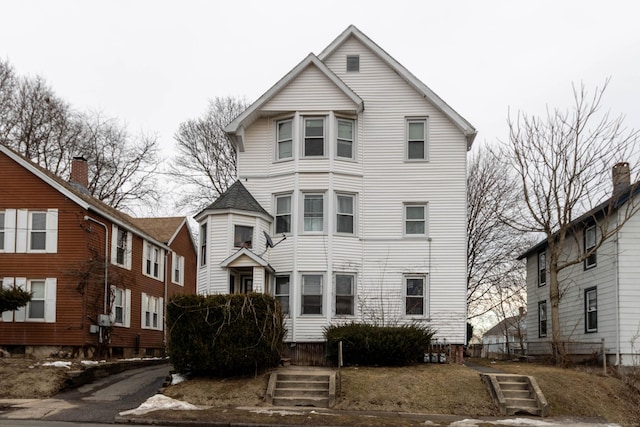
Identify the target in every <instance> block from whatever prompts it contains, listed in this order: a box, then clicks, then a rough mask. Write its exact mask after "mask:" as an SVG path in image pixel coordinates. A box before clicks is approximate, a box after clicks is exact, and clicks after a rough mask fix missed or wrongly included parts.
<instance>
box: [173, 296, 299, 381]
mask: <svg viewBox="0 0 640 427" xmlns="http://www.w3.org/2000/svg"><path fill="white" fill-rule="evenodd" d="M167 327H168V330H169V347H168V353H169V357H170V358H171V362H172V363H173V366H174V368H175V369H176V370H178V371H180V372H185V371H191V372H193V373H196V374H204V375H213V376H220V377H226V376H234V375H246V374H250V373H255V372H257V371H261V370H263V369H266V368H268V367H272V366H276V365H277V364H278V363H279V362H280V349H281V348H282V342H283V339H284V336H285V333H286V330H285V328H284V323H283V315H282V312H281V310H280V306H279V304H278V302H277V301H276V300H275V299H274V298H273V297H271V296H269V295H265V294H259V293H251V294H235V295H208V296H203V295H176V296H174V297H173V298H171V299H170V300H169V303H168V305H167Z"/></svg>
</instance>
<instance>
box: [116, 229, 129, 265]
mask: <svg viewBox="0 0 640 427" xmlns="http://www.w3.org/2000/svg"><path fill="white" fill-rule="evenodd" d="M126 256H127V230H123V229H122V228H118V237H117V241H116V264H120V265H124V264H125V259H126Z"/></svg>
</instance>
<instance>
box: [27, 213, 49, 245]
mask: <svg viewBox="0 0 640 427" xmlns="http://www.w3.org/2000/svg"><path fill="white" fill-rule="evenodd" d="M46 248H47V213H46V212H29V250H30V251H44V250H45V249H46Z"/></svg>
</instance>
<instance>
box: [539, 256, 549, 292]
mask: <svg viewBox="0 0 640 427" xmlns="http://www.w3.org/2000/svg"><path fill="white" fill-rule="evenodd" d="M537 258H538V278H537V280H538V287H542V286H545V285H546V284H547V252H546V250H545V251H540V252H538V254H537Z"/></svg>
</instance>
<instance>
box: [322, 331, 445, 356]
mask: <svg viewBox="0 0 640 427" xmlns="http://www.w3.org/2000/svg"><path fill="white" fill-rule="evenodd" d="M433 334H434V332H433V331H431V330H430V329H429V328H424V327H421V326H418V325H406V326H374V325H367V324H358V323H350V324H348V325H343V326H330V327H328V328H325V333H324V335H325V338H326V339H327V349H328V350H327V352H328V356H329V358H330V360H331V361H332V362H333V363H336V364H337V362H338V342H340V341H342V356H343V362H344V364H345V365H364V366H406V365H412V364H414V363H417V362H420V361H422V360H423V358H424V353H425V350H426V349H427V348H428V347H429V343H430V342H431V337H432V336H433Z"/></svg>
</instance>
